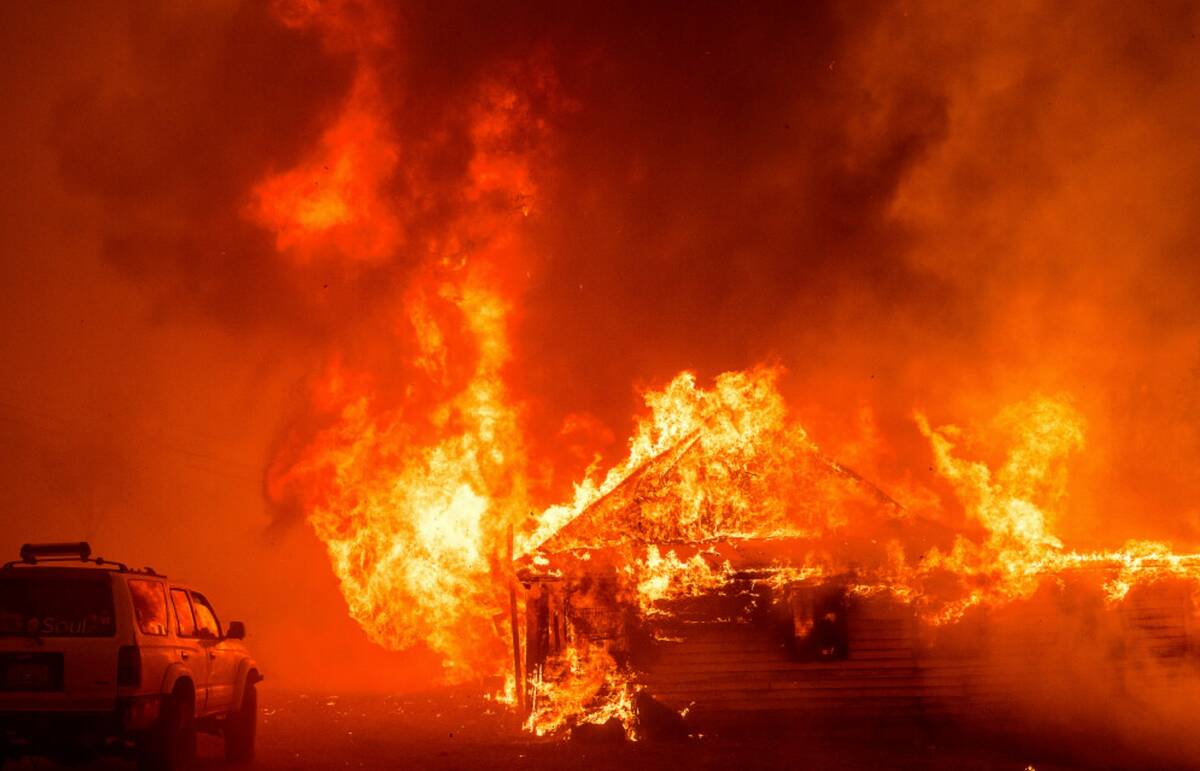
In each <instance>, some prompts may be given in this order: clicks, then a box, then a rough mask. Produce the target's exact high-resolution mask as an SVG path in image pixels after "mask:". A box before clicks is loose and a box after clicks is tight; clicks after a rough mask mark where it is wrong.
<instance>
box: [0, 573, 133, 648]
mask: <svg viewBox="0 0 1200 771" xmlns="http://www.w3.org/2000/svg"><path fill="white" fill-rule="evenodd" d="M36 570H37V569H36V568H34V569H30V570H21V572H19V573H18V572H15V571H5V572H4V573H0V635H3V636H6V637H11V636H17V635H25V636H29V637H111V636H113V635H114V634H116V632H117V626H116V621H115V618H114V614H113V596H112V583H111V582H110V581H109V576H108V573H106V572H99V571H97V573H96V574H95V575H71V576H68V575H61V574H58V575H55V574H50V573H38V572H35V571H36Z"/></svg>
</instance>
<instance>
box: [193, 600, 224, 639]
mask: <svg viewBox="0 0 1200 771" xmlns="http://www.w3.org/2000/svg"><path fill="white" fill-rule="evenodd" d="M192 607H193V608H195V609H196V627H197V629H198V631H197V634H198V635H199V636H200V637H205V638H209V639H213V640H219V639H221V622H220V621H217V613H216V611H214V610H213V607H212V605H211V604H209V602H208V600H207V599H205V597H204V595H203V594H198V593H196V592H192Z"/></svg>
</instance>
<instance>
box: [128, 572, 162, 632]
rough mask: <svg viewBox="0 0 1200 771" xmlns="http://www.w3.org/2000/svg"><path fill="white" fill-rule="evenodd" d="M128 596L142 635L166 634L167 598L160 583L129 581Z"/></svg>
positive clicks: (140, 580) (138, 580)
mask: <svg viewBox="0 0 1200 771" xmlns="http://www.w3.org/2000/svg"><path fill="white" fill-rule="evenodd" d="M128 584H129V595H130V597H132V598H133V615H134V617H135V618H136V619H137V625H138V629H140V630H142V634H152V635H165V634H166V633H167V596H166V593H165V592H164V591H163V585H162V582H161V581H146V580H143V579H140V578H134V579H130V580H129V582H128Z"/></svg>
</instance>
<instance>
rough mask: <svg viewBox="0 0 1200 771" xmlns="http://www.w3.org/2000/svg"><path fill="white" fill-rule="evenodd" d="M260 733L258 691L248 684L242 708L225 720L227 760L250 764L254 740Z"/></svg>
mask: <svg viewBox="0 0 1200 771" xmlns="http://www.w3.org/2000/svg"><path fill="white" fill-rule="evenodd" d="M257 733H258V689H257V688H256V687H255V685H254V683H246V693H245V694H244V695H243V696H242V706H241V707H240V708H239V709H238V710H237V711H235V712H230V713H229V717H227V718H225V760H227V761H229V762H230V763H249V762H250V761H252V760H254V739H255V735H256V734H257Z"/></svg>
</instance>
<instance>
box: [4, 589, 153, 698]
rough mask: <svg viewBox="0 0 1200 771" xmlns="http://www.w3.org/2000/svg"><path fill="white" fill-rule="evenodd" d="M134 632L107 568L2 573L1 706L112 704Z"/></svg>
mask: <svg viewBox="0 0 1200 771" xmlns="http://www.w3.org/2000/svg"><path fill="white" fill-rule="evenodd" d="M131 637H132V632H131V630H130V629H129V628H128V619H125V618H118V614H117V613H116V606H115V604H114V600H113V584H112V575H111V573H109V572H108V571H105V570H91V569H82V570H76V569H57V568H40V567H39V568H24V567H14V568H8V569H5V570H3V571H0V710H3V709H48V710H49V709H79V710H103V709H111V708H112V706H113V704H114V703H115V701H116V697H117V650H118V648H119V647H120V646H121V644H122V641H125V642H130V641H132V640H131V639H128V640H127V639H126V638H131Z"/></svg>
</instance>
